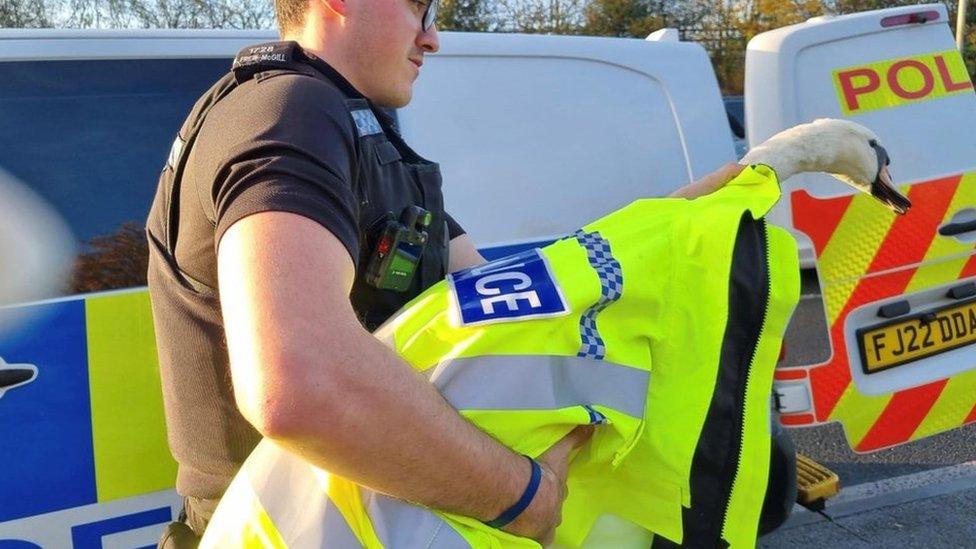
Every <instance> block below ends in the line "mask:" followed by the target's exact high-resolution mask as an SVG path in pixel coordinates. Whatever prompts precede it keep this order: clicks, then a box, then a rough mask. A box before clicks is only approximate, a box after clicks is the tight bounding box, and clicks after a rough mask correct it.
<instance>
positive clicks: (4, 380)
mask: <svg viewBox="0 0 976 549" xmlns="http://www.w3.org/2000/svg"><path fill="white" fill-rule="evenodd" d="M33 378H34V370H31V369H29V368H9V369H4V370H0V392H3V390H4V389H6V388H8V387H13V386H14V385H20V384H21V383H24V382H27V381H30V380H31V379H33Z"/></svg>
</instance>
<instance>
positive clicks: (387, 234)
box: [366, 206, 431, 292]
mask: <svg viewBox="0 0 976 549" xmlns="http://www.w3.org/2000/svg"><path fill="white" fill-rule="evenodd" d="M430 222H431V214H430V212H428V211H427V210H425V209H423V208H421V207H420V206H407V207H406V208H404V209H403V211H402V212H401V213H400V219H397V218H396V217H395V216H394V215H393V212H387V213H386V216H385V217H384V218H383V219H382V220H381V221H380V223H379V227H377V229H376V230H375V232H374V235H375V236H374V238H373V242H374V244H373V249H372V252H371V253H370V257H369V264H368V266H367V267H366V283H367V284H369V285H370V286H373V287H374V288H379V289H381V290H393V291H396V292H405V291H407V290H408V289H409V288H410V283H411V282H412V281H413V277H414V274H416V272H417V265H418V264H419V263H420V258H421V257H423V255H424V248H426V246H427V227H429V226H430Z"/></svg>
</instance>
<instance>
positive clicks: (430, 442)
mask: <svg viewBox="0 0 976 549" xmlns="http://www.w3.org/2000/svg"><path fill="white" fill-rule="evenodd" d="M218 271H219V284H220V300H221V306H222V311H223V317H224V322H225V330H226V332H227V334H226V335H227V348H228V351H229V354H230V364H231V373H232V378H233V387H234V392H235V396H236V399H237V404H238V407H239V408H240V410H241V412H242V413H243V414H244V417H245V418H247V419H248V421H250V422H251V423H252V424H253V425H254V426H255V427H256V428H257V429H258V431H260V432H261V433H262V434H263V435H264V436H266V437H268V438H271V439H273V440H275V441H276V442H277V443H279V444H281V445H282V446H284V447H286V448H288V449H290V450H291V451H293V452H296V453H298V454H300V455H302V456H303V457H304V458H305V459H307V460H308V461H310V462H311V463H313V464H315V465H317V466H319V467H322V468H324V469H328V470H330V471H332V472H334V473H337V474H339V475H342V476H344V477H347V478H350V479H352V480H354V481H356V482H358V483H361V484H363V485H365V486H368V487H370V488H372V489H374V490H377V491H379V492H382V493H386V494H390V495H393V496H396V497H399V498H402V499H406V500H409V501H414V502H418V503H422V504H424V505H428V506H430V507H434V508H437V509H442V510H446V511H452V512H456V513H460V514H464V515H468V516H471V517H475V518H478V519H481V520H491V519H493V518H495V517H496V516H498V515H499V514H500V513H501V512H502V511H504V510H505V509H506V508H507V507H508V506H510V505H512V504H513V503H514V502H515V501H516V500H517V499H518V498H519V496H520V494H521V493H522V491H523V489H524V488H525V486H526V483H527V481H528V478H529V474H530V466H529V463H528V461H527V460H526V459H524V458H522V457H520V456H518V455H516V454H514V453H513V452H511V451H510V450H509V449H507V448H506V447H504V446H502V445H501V444H499V443H498V442H496V441H495V440H494V439H492V438H490V437H488V436H487V435H485V434H484V433H482V432H481V431H479V430H478V429H477V428H475V427H474V426H473V425H472V424H470V423H469V422H467V421H466V420H464V419H463V418H462V417H461V416H460V415H459V414H458V413H457V412H456V411H455V410H454V409H453V408H452V407H451V406H450V405H449V404H448V403H447V402H446V401H445V400H444V398H443V397H442V396H441V395H440V393H438V392H437V391H436V389H435V388H434V387H433V386H432V385H430V384H429V383H428V382H427V381H426V380H425V379H424V378H422V377H421V376H420V375H419V374H417V373H416V372H415V371H414V370H413V369H412V368H411V367H410V366H409V365H407V364H406V363H405V362H403V360H402V359H400V358H399V357H398V356H397V355H396V354H395V353H394V352H393V351H392V350H391V349H389V348H387V347H386V346H385V345H383V344H382V343H380V342H379V341H378V340H377V339H376V338H374V337H373V336H372V335H371V334H370V333H369V332H367V331H366V330H365V329H363V328H362V327H361V326H360V324H359V322H358V321H357V319H356V315H355V313H354V312H353V309H352V307H351V305H350V302H349V291H350V288H351V287H352V282H353V278H354V270H353V263H352V260H351V259H350V257H349V253H348V252H347V251H346V249H345V248H344V247H343V245H342V244H341V243H340V242H339V240H338V239H337V238H336V237H335V236H333V235H332V233H331V232H329V231H328V230H326V229H325V228H323V227H322V226H321V225H319V224H317V223H315V222H314V221H311V220H309V219H307V218H304V217H301V216H298V215H294V214H290V213H285V212H264V213H259V214H255V215H251V216H248V217H245V218H244V219H242V220H240V221H238V222H236V223H235V224H234V225H232V226H231V227H230V228H229V229H228V230H227V231H226V233H225V234H224V236H223V238H222V239H221V242H220V244H219V250H218ZM578 443H579V440H573V441H570V442H569V443H568V444H570V445H572V444H578ZM563 446H564V447H563V448H561V449H557V451H558V453H559V457H558V459H561V460H562V463H555V464H552V463H550V466H549V467H547V468H546V475H544V478H546V479H547V480H546V481H544V482H543V485H542V488H540V492H539V494H538V495H537V496H536V499H535V500H534V501H533V503H532V505H531V506H530V507H529V509H528V510H527V511H526V513H525V514H523V516H522V517H520V518H519V519H518V520H516V521H515V522H513V523H512V524H511V525H510V527H509V528H506V530H509V531H511V532H513V533H517V534H520V535H526V536H530V537H535V538H537V539H538V538H539V537H541V536H545V535H547V532H551V529H552V528H553V527H554V525H555V522H556V521H557V520H558V511H559V508H560V502H561V501H562V481H561V480H560V479H559V477H558V475H559V468H560V467H562V468H563V471H564V470H565V459H566V457H565V456H567V455H568V453H569V452H568V451H566V450H565V444H563ZM543 457H545V456H543ZM549 459H550V461H552V458H549ZM540 461H543V462H544V465H545V460H543V459H540ZM553 471H556V473H555V474H554V473H553ZM562 474H563V478H565V477H564V475H565V473H564V472H563V473H562Z"/></svg>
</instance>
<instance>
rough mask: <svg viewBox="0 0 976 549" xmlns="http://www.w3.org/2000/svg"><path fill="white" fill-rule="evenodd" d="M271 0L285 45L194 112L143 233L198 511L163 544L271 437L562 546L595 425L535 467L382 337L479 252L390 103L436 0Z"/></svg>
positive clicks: (238, 70)
mask: <svg viewBox="0 0 976 549" xmlns="http://www.w3.org/2000/svg"><path fill="white" fill-rule="evenodd" d="M275 4H276V5H275V8H276V13H277V17H278V22H279V30H280V31H281V34H282V37H283V39H284V40H285V41H284V42H279V43H272V44H264V45H258V46H254V47H251V48H245V49H244V50H243V51H242V52H241V54H240V55H238V57H237V59H236V60H235V63H234V70H233V71H232V72H231V73H229V74H228V75H226V76H225V77H224V78H222V79H221V80H220V81H218V82H217V83H216V84H215V85H214V86H213V87H212V88H211V89H210V90H209V91H208V92H207V93H206V94H205V95H204V96H203V97H202V98H201V99H200V100H199V101H198V102H197V104H196V105H195V106H194V108H193V110H192V111H191V113H190V116H189V118H188V119H187V121H186V122H185V123H184V125H183V127H182V128H181V130H180V134H179V136H178V137H177V139H176V140H175V141H174V144H173V148H172V150H171V154H170V157H169V160H168V162H167V165H166V167H165V169H164V171H163V173H162V175H161V177H160V184H159V188H158V191H157V194H156V197H155V200H154V202H153V206H152V209H151V211H150V214H149V219H148V222H147V232H148V236H149V242H150V266H149V289H150V295H151V298H152V305H153V316H154V322H155V327H156V337H157V346H158V353H159V359H160V368H161V377H162V383H163V391H164V402H165V408H166V419H167V427H168V436H169V442H170V447H171V450H172V453H173V455H174V457H175V458H176V460H177V461H178V463H179V472H178V477H177V490H178V491H179V493H180V494H182V495H183V496H184V504H185V516H184V517H181V518H182V521H181V522H179V523H174V524H172V525H170V527H169V528H168V529H167V532H166V533H165V534H164V538H163V540H162V541H161V543H162V544H163V545H166V544H170V545H173V546H181V545H184V544H187V545H192V544H193V543H194V538H195V537H197V536H199V535H200V534H201V533H202V531H203V529H204V527H205V526H206V523H207V521H208V520H209V517H210V515H211V513H212V511H213V508H214V507H215V505H216V502H217V500H218V499H219V498H220V496H221V495H222V493H223V492H224V490H225V489H226V487H227V485H228V484H229V482H230V480H231V478H232V477H233V476H234V474H235V473H236V472H237V470H238V468H239V467H240V465H241V463H242V462H243V460H244V458H245V457H246V456H247V455H248V453H249V452H250V451H251V450H252V449H253V448H254V446H255V444H256V443H257V441H258V440H259V439H260V438H261V437H266V438H269V439H271V440H273V441H275V442H276V443H277V444H279V445H281V446H283V447H285V448H288V449H289V450H291V451H293V452H295V453H298V454H300V455H301V456H303V457H304V458H305V459H306V460H308V461H309V462H311V463H313V464H315V465H317V466H319V467H322V468H324V469H328V470H329V471H332V472H334V473H337V474H339V475H342V476H344V477H347V478H349V479H352V480H354V481H356V482H357V483H359V484H362V485H365V486H369V487H370V488H372V489H374V490H377V491H379V492H382V493H386V494H390V495H393V496H396V497H399V498H402V499H406V500H409V501H412V502H416V503H420V504H423V505H426V506H429V507H433V508H436V509H441V510H445V511H450V512H455V513H459V514H463V515H466V516H470V517H474V518H477V519H480V520H483V521H486V522H489V523H492V524H500V522H499V521H498V519H500V518H502V517H505V518H506V519H507V520H506V521H501V522H507V524H504V526H503V528H504V529H505V530H507V531H509V532H512V533H515V534H518V535H522V536H527V537H532V538H535V539H537V540H542V541H546V540H548V539H549V538H550V537H551V535H552V532H553V530H554V528H555V526H556V525H557V524H558V522H559V520H560V517H559V509H560V504H561V502H562V499H563V496H564V492H565V488H564V483H565V475H566V468H567V459H568V455H569V453H570V452H571V450H572V449H573V448H574V447H576V446H578V445H579V444H581V443H583V442H584V441H585V439H586V438H587V436H588V431H585V430H579V431H574V432H573V433H570V435H567V437H566V438H565V439H564V440H562V441H560V442H559V443H558V444H556V445H555V446H554V447H553V448H552V449H551V450H549V452H547V453H546V454H544V455H543V456H541V457H540V458H539V459H538V460H537V462H538V463H535V464H534V463H532V461H531V460H527V459H526V458H524V457H523V456H519V455H516V454H514V453H513V452H511V451H510V450H509V449H508V448H506V447H504V446H502V445H500V444H498V443H497V442H496V441H494V440H493V439H491V438H490V437H488V436H487V435H485V434H484V433H482V432H481V431H479V430H478V429H476V428H475V427H473V426H472V425H471V424H470V423H468V422H467V421H465V420H464V419H463V418H461V416H460V415H458V413H457V412H456V411H455V410H454V409H452V408H451V407H450V406H449V405H448V404H447V403H446V402H445V401H444V399H443V398H442V397H441V395H440V394H439V393H438V392H437V391H436V390H434V388H433V387H432V386H431V385H430V384H429V383H427V382H426V381H425V380H424V379H422V378H420V377H419V376H418V375H416V374H415V373H414V371H413V370H412V369H411V368H410V367H409V366H408V365H406V364H405V363H403V362H402V359H400V358H399V357H398V356H397V355H396V354H395V353H394V352H393V351H391V350H390V349H389V348H387V347H386V346H384V345H383V344H382V343H380V342H379V341H378V340H376V339H375V338H374V337H373V336H372V335H371V334H370V330H372V329H373V328H375V327H376V326H377V325H378V324H379V323H381V322H382V321H383V320H384V319H385V318H387V317H388V316H389V315H390V314H392V313H393V312H394V311H396V310H397V309H398V308H399V307H400V306H402V305H403V304H405V303H406V302H407V301H409V300H410V299H411V298H413V297H414V296H416V295H417V294H419V293H420V292H421V291H422V290H423V289H424V288H425V287H427V286H429V285H431V284H433V283H434V282H436V281H437V280H439V279H440V278H442V277H443V275H444V273H445V271H446V270H447V269H451V270H454V269H460V268H465V267H468V266H472V265H475V264H478V263H480V262H482V261H483V259H482V258H481V256H480V255H479V254H478V253H477V251H476V250H475V248H474V247H473V246H472V244H471V241H470V240H469V239H468V238H467V237H466V236H465V235H464V233H463V230H462V229H461V228H460V226H459V225H458V224H457V223H456V222H454V221H453V220H452V219H451V217H450V216H449V215H448V214H447V213H446V212H445V211H444V207H443V198H442V195H441V189H440V185H441V178H440V173H439V171H438V167H437V165H436V164H434V163H432V162H429V161H427V160H426V159H424V158H422V157H421V156H420V155H418V154H417V153H416V152H414V151H413V150H412V149H411V148H410V147H409V146H408V145H407V144H406V143H405V142H404V141H403V139H402V138H401V137H400V136H399V135H398V134H397V131H396V129H395V127H394V123H393V120H392V119H391V118H390V117H389V116H387V114H386V113H385V112H384V111H383V110H382V109H381V108H380V107H387V108H397V107H401V106H403V105H406V104H407V103H408V102H409V100H410V98H411V92H412V85H413V82H414V80H415V79H416V78H417V76H418V75H419V73H420V70H421V66H422V64H423V61H424V55H425V54H427V53H432V52H435V51H437V49H438V39H437V34H436V30H435V28H434V26H433V22H434V18H435V15H436V0H433V3H428V2H427V0H277V1H276V3H275ZM732 175H733V174H731V173H719V172H717V175H716V174H713V176H711V177H712V178H713V179H712V183H708V184H706V185H705V186H706V187H710V188H711V187H714V186H716V185H718V184H721V183H724V182H725V181H727V180H728V179H729V178H731V176H732ZM706 179H708V178H706ZM697 189H699V191H700V190H701V189H700V188H697ZM691 194H692V195H693V194H700V192H694V193H691ZM686 196H689V195H687V194H686ZM391 256H393V259H394V260H393V261H391V260H390V259H391ZM538 466H541V471H542V473H541V481H538V482H536V481H534V480H533V479H535V478H537V476H538V474H537V472H538V470H539V468H540V467H538ZM534 485H535V487H533V486H534ZM513 510H518V511H519V512H517V513H514V512H513Z"/></svg>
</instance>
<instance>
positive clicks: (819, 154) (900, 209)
mask: <svg viewBox="0 0 976 549" xmlns="http://www.w3.org/2000/svg"><path fill="white" fill-rule="evenodd" d="M740 163H742V164H754V163H760V164H766V165H768V166H770V167H771V168H773V170H774V171H776V174H777V176H778V177H779V178H780V180H786V179H787V178H789V177H790V176H792V175H794V174H796V173H801V172H825V173H829V174H830V175H832V176H834V177H835V178H837V179H839V180H840V181H842V182H844V183H847V184H848V185H850V186H851V187H854V188H855V189H857V190H859V191H861V192H864V193H868V194H870V195H871V196H873V197H875V198H876V199H878V200H879V201H880V202H881V203H882V204H884V205H885V206H887V207H888V208H890V209H891V210H892V211H894V212H895V213H898V214H905V213H907V212H908V209H909V208H911V206H912V203H911V201H910V200H908V198H906V197H905V196H904V195H902V194H901V193H899V192H898V190H897V189H896V188H895V185H894V183H893V181H892V179H891V173H890V172H889V171H888V165H889V164H890V163H891V160H890V159H889V158H888V152H887V151H886V150H885V148H884V147H883V146H882V145H881V142H880V140H879V139H878V136H877V135H875V134H874V132H872V131H871V130H869V129H868V128H865V127H864V126H862V125H860V124H857V123H856V122H851V121H850V120H838V119H832V118H821V119H819V120H815V121H813V122H810V123H808V124H801V125H799V126H794V127H792V128H789V129H787V130H784V131H782V132H780V133H778V134H776V135H774V136H773V137H771V138H769V139H768V140H767V141H766V142H764V143H763V144H761V145H759V146H758V147H755V148H753V149H752V150H750V151H749V152H748V153H747V154H746V155H745V156H744V157H743V158H742V160H741V161H740Z"/></svg>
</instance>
